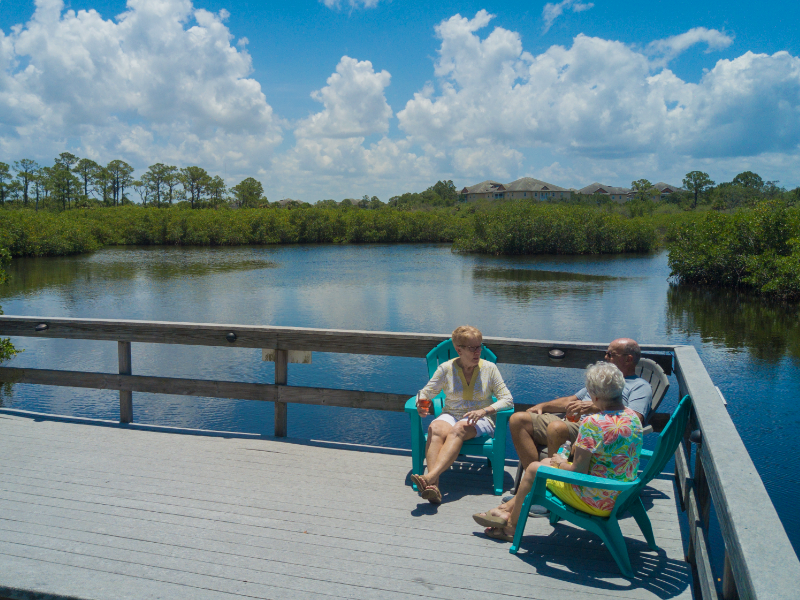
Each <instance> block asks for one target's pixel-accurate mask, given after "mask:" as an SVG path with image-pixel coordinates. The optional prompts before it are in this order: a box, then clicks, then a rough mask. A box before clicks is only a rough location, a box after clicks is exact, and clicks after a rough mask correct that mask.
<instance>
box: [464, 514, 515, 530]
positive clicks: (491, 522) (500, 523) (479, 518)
mask: <svg viewBox="0 0 800 600" xmlns="http://www.w3.org/2000/svg"><path fill="white" fill-rule="evenodd" d="M472 518H473V519H474V521H475V522H476V523H477V524H478V525H483V526H484V527H490V528H497V527H501V528H502V527H505V526H506V525H507V524H508V519H504V518H503V517H496V516H494V515H490V514H489V511H488V510H487V511H486V512H482V513H475V514H474V515H472Z"/></svg>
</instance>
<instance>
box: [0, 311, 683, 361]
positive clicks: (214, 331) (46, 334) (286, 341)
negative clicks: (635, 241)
mask: <svg viewBox="0 0 800 600" xmlns="http://www.w3.org/2000/svg"><path fill="white" fill-rule="evenodd" d="M40 325H47V328H46V329H44V328H43V329H41V330H37V329H36V328H37V326H40ZM229 334H233V336H234V337H233V338H232V339H233V341H230V339H229V338H228V336H229ZM0 335H8V336H26V337H38V338H63V339H75V340H106V341H117V342H140V343H150V344H183V345H187V346H228V347H233V348H274V349H277V350H312V351H316V352H335V353H344V354H372V355H378V356H410V357H424V356H425V355H426V354H427V353H428V352H429V351H430V349H431V348H432V347H434V346H435V345H436V344H438V343H439V342H441V341H442V340H444V339H447V338H448V337H450V336H449V334H434V333H397V332H390V331H349V330H340V329H312V328H305V327H269V326H258V325H217V324H211V323H170V322H164V321H126V320H118V319H67V318H51V317H17V316H9V315H2V316H0ZM483 341H484V343H485V344H486V345H487V346H489V347H490V348H491V349H492V351H493V352H494V353H495V354H496V355H497V360H498V362H501V363H508V364H519V365H533V366H547V367H567V368H579V369H582V368H584V367H585V366H586V365H587V364H589V363H591V362H595V361H598V360H601V359H602V358H603V353H604V352H605V349H606V346H607V345H608V343H607V342H606V343H599V344H590V343H580V342H554V341H547V340H521V339H514V338H501V337H486V338H484V340H483ZM554 348H556V349H559V350H562V351H563V352H564V356H563V358H560V359H553V358H551V357H550V355H549V351H550V350H552V349H554ZM642 351H643V353H644V356H646V357H647V358H651V359H652V360H654V361H656V362H657V363H659V364H660V365H661V368H663V369H664V371H665V372H666V373H667V374H668V375H669V374H670V373H672V356H671V355H669V354H666V353H671V352H672V346H665V345H647V344H646V345H643V346H642Z"/></svg>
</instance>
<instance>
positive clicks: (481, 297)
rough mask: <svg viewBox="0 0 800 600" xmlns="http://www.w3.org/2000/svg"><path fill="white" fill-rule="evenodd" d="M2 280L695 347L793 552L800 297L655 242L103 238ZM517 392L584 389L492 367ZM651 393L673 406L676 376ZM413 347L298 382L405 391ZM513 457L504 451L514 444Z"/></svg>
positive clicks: (307, 421)
mask: <svg viewBox="0 0 800 600" xmlns="http://www.w3.org/2000/svg"><path fill="white" fill-rule="evenodd" d="M10 275H11V276H12V279H11V283H10V285H8V286H3V287H2V288H0V303H1V304H2V306H3V309H4V310H5V312H6V314H11V315H42V316H58V317H93V318H119V319H147V320H157V321H192V322H210V323H233V324H253V325H282V326H300V327H319V328H335V329H362V330H383V331H409V332H429V333H442V334H446V333H447V332H449V331H452V330H453V329H454V328H455V327H456V326H457V325H460V324H464V323H469V324H472V325H475V326H477V327H479V328H480V329H481V330H482V331H483V332H484V335H487V336H508V337H518V338H533V339H550V340H568V341H586V342H603V343H605V342H607V341H609V340H611V339H613V338H615V337H621V336H628V337H633V338H635V339H637V340H638V341H639V342H640V343H656V344H661V343H669V344H687V343H688V344H693V345H694V346H696V347H697V349H698V351H699V353H700V356H701V357H702V359H703V362H704V363H705V365H706V368H707V369H708V372H709V373H710V375H711V377H712V379H713V380H714V382H715V383H716V384H717V385H718V386H719V387H720V389H721V390H722V392H723V394H724V396H725V398H726V399H727V402H728V412H729V414H730V415H731V418H732V419H733V421H734V423H735V424H736V426H737V428H738V430H739V433H740V434H741V436H742V439H743V440H744V443H745V445H746V446H747V449H748V451H749V452H750V455H751V457H752V459H753V461H754V463H755V465H756V467H757V469H758V471H759V473H760V474H761V477H762V478H763V480H764V483H765V485H766V487H767V490H768V491H769V493H770V496H771V497H772V500H773V502H774V504H775V507H776V509H777V510H778V513H779V515H780V516H781V519H782V521H783V523H784V526H785V527H786V529H787V532H788V533H789V536H790V539H791V540H792V543H793V544H794V546H795V549H797V548H798V547H800V517H798V516H797V512H796V511H795V510H794V508H795V507H794V504H793V497H794V494H796V493H797V492H798V491H800V475H799V474H798V470H797V469H796V468H794V465H796V464H797V459H798V454H800V452H798V447H797V445H796V443H795V437H794V436H793V435H792V433H791V432H792V431H795V432H796V431H797V430H798V425H800V417H799V416H798V412H797V410H796V409H795V406H794V401H793V400H792V398H794V397H795V396H796V395H797V390H798V388H799V387H800V325H799V323H800V320H799V319H798V316H800V315H799V314H798V308H797V307H794V308H789V307H782V306H770V305H767V304H765V303H763V302H762V301H760V300H758V299H753V298H748V297H742V296H740V295H737V294H733V293H727V292H719V291H713V290H702V289H696V288H694V289H693V288H682V287H676V286H673V285H671V284H670V282H669V281H668V276H669V268H668V266H667V257H666V254H658V255H647V256H608V257H596V256H592V257H560V256H546V257H542V256H538V257H511V258H509V257H502V258H494V257H483V256H463V255H456V254H452V253H451V252H450V249H449V246H444V245H406V246H401V245H391V246H389V245H387V246H287V247H257V248H253V247H246V248H224V249H209V248H133V249H132V248H111V249H106V250H102V251H100V252H97V253H95V254H92V255H84V256H77V257H68V258H38V259H18V260H15V261H13V263H12V265H11V269H10ZM14 343H15V344H16V345H17V346H19V347H22V348H25V352H24V353H23V354H21V355H19V356H18V357H17V358H16V359H14V360H13V361H12V362H11V363H10V364H9V366H20V367H22V366H27V367H38V368H48V369H70V370H87V371H98V372H115V371H116V369H117V347H116V344H115V343H114V342H89V341H70V340H46V339H32V338H16V339H14ZM501 371H502V373H503V376H504V377H505V379H506V382H507V383H508V386H509V388H510V390H511V392H512V394H513V395H514V397H515V399H516V400H517V401H519V402H524V403H535V402H539V401H542V400H546V399H549V398H552V397H555V396H561V395H566V394H568V393H572V392H574V391H576V390H577V389H578V388H579V387H581V379H582V372H581V371H580V370H575V369H548V368H531V367H522V366H517V365H501ZM133 372H134V373H135V374H140V375H161V376H171V377H193V378H206V379H225V380H239V381H254V382H272V381H273V376H274V366H273V364H272V363H265V362H262V360H261V352H260V351H259V350H250V349H236V348H205V347H191V346H177V345H176V346H173V345H169V344H164V345H150V344H133ZM671 380H672V388H671V389H670V392H669V394H668V396H667V398H666V399H665V400H664V403H663V404H662V408H661V410H666V411H669V410H671V409H672V408H674V406H675V405H676V403H677V399H678V398H677V394H678V392H677V384H676V383H675V381H674V377H672V378H671ZM425 381H426V370H425V366H424V361H423V360H422V359H404V358H391V357H368V356H357V355H346V354H322V353H315V354H314V357H313V364H311V365H295V364H291V365H289V383H290V384H294V385H305V386H318V387H333V388H345V389H364V390H374V391H386V392H396V393H407V394H409V395H411V394H413V393H414V392H415V391H416V390H418V389H420V388H421V387H422V386H423V385H424V383H425ZM2 402H3V405H4V406H6V407H13V408H20V409H27V410H33V411H40V412H47V413H57V414H65V415H74V416H84V417H93V418H103V419H116V418H118V416H119V412H118V411H119V403H118V395H117V394H116V393H114V392H108V391H101V390H82V389H71V388H56V387H44V386H31V385H17V386H16V387H15V388H14V391H13V395H12V397H11V398H8V397H6V398H4V399H3V400H2ZM134 420H135V421H136V422H139V423H149V424H158V425H170V426H177V427H187V428H201V429H213V430H225V431H241V432H253V433H260V434H267V435H269V434H271V433H272V425H273V406H272V404H270V403H265V402H248V401H235V400H218V399H209V398H196V397H187V396H165V395H152V394H140V393H134ZM288 425H289V435H290V436H292V437H298V438H308V439H317V440H331V441H338V442H351V443H361V444H371V445H380V446H390V447H401V448H408V447H409V446H410V439H409V431H408V418H407V417H406V416H405V415H404V414H401V413H385V412H380V411H362V410H355V409H338V408H330V407H316V406H302V405H290V407H289V423H288ZM509 456H515V454H514V451H513V447H511V446H510V445H509Z"/></svg>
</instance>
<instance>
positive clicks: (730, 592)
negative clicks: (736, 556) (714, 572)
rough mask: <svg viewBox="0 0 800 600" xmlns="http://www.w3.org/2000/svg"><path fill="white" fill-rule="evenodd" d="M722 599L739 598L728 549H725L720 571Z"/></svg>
mask: <svg viewBox="0 0 800 600" xmlns="http://www.w3.org/2000/svg"><path fill="white" fill-rule="evenodd" d="M722 600H739V592H738V591H737V590H736V581H735V580H734V579H733V567H731V559H730V557H729V556H728V551H727V550H725V566H724V568H723V571H722Z"/></svg>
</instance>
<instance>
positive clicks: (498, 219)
mask: <svg viewBox="0 0 800 600" xmlns="http://www.w3.org/2000/svg"><path fill="white" fill-rule="evenodd" d="M468 225H469V227H468V228H466V229H465V231H464V233H463V234H462V235H460V236H458V237H457V238H456V239H455V242H454V244H453V249H454V250H457V251H461V252H480V253H485V254H497V255H499V254H606V253H619V252H649V251H650V250H652V249H653V248H655V247H656V246H657V240H656V231H655V227H654V226H653V224H652V223H650V222H649V221H646V220H644V219H628V218H626V217H623V216H621V215H618V214H616V213H611V212H607V211H602V210H597V209H592V208H586V207H577V206H559V205H555V206H553V205H545V204H530V203H525V202H513V203H507V204H504V205H501V206H498V207H497V208H493V209H489V210H487V211H485V212H478V213H475V215H474V216H473V218H472V219H471V220H470V221H469V222H468Z"/></svg>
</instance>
